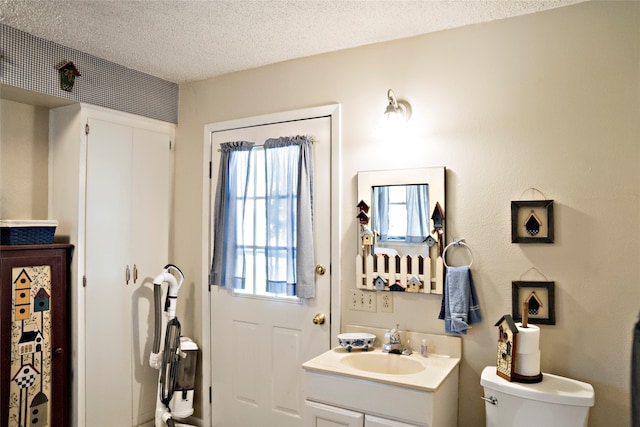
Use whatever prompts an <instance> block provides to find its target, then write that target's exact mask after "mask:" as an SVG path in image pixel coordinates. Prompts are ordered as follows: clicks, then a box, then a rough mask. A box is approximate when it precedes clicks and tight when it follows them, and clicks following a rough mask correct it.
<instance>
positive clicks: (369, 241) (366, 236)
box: [360, 227, 374, 246]
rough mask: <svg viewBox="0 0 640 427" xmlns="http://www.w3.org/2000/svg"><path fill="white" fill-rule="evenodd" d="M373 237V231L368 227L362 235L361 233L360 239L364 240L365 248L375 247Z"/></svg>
mask: <svg viewBox="0 0 640 427" xmlns="http://www.w3.org/2000/svg"><path fill="white" fill-rule="evenodd" d="M373 237H374V236H373V231H371V230H370V229H368V228H366V227H365V228H364V229H363V230H362V233H360V238H361V239H362V244H363V245H364V246H371V245H373Z"/></svg>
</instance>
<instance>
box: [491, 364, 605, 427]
mask: <svg viewBox="0 0 640 427" xmlns="http://www.w3.org/2000/svg"><path fill="white" fill-rule="evenodd" d="M480 384H481V385H482V387H483V388H484V399H485V413H486V427H505V426H509V427H540V426H545V427H587V423H588V420H589V409H590V408H591V407H592V406H593V404H594V392H593V387H592V386H591V384H587V383H583V382H581V381H576V380H572V379H570V378H564V377H560V376H557V375H553V374H546V373H543V374H542V382H539V383H536V384H523V383H517V382H509V381H507V380H505V379H504V378H501V377H499V376H498V375H497V374H496V367H495V366H487V367H486V368H484V370H483V371H482V376H481V378H480Z"/></svg>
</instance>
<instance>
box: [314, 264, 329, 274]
mask: <svg viewBox="0 0 640 427" xmlns="http://www.w3.org/2000/svg"><path fill="white" fill-rule="evenodd" d="M326 272H327V267H325V266H324V265H322V264H318V265H316V273H318V274H319V275H321V276H323V275H324V273H326Z"/></svg>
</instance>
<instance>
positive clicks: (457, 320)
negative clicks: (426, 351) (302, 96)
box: [438, 265, 482, 335]
mask: <svg viewBox="0 0 640 427" xmlns="http://www.w3.org/2000/svg"><path fill="white" fill-rule="evenodd" d="M438 319H444V331H445V332H446V333H447V334H452V335H466V334H467V329H469V328H470V326H469V325H473V324H475V323H478V322H480V321H481V320H482V316H481V315H480V306H479V305H478V295H477V294H476V288H475V286H474V285H473V278H472V277H471V269H470V268H469V266H468V265H467V266H462V267H447V271H446V274H445V278H444V290H443V293H442V304H441V305H440V314H439V315H438Z"/></svg>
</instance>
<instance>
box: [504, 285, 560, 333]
mask: <svg viewBox="0 0 640 427" xmlns="http://www.w3.org/2000/svg"><path fill="white" fill-rule="evenodd" d="M554 289H555V283H554V282H524V281H514V282H511V311H512V313H511V317H513V319H514V320H515V321H516V322H522V310H523V304H524V302H525V301H528V302H529V313H528V316H527V317H528V322H529V323H534V324H540V325H555V324H556V313H555V295H554Z"/></svg>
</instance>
